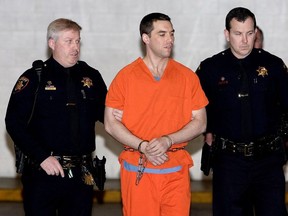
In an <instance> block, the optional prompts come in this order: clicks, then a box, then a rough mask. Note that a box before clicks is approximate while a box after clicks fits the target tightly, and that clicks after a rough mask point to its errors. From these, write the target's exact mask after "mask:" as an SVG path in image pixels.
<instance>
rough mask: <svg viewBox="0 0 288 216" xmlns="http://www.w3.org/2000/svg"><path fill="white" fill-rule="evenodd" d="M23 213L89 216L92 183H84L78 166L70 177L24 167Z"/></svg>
mask: <svg viewBox="0 0 288 216" xmlns="http://www.w3.org/2000/svg"><path fill="white" fill-rule="evenodd" d="M22 184H23V204H24V210H25V215H26V216H39V215H41V216H56V215H58V216H72V215H73V216H80V215H81V216H91V214H92V202H93V186H88V185H85V184H84V182H83V181H82V179H81V169H80V168H74V169H73V178H69V177H68V174H67V172H65V177H64V178H62V177H60V176H49V175H47V174H46V172H44V171H43V170H37V169H32V168H28V167H27V168H26V169H25V170H24V172H23V175H22Z"/></svg>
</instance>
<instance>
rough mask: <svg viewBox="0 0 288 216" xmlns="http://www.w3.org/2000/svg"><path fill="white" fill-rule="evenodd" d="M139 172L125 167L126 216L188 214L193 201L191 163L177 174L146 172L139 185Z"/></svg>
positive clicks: (124, 196) (122, 171)
mask: <svg viewBox="0 0 288 216" xmlns="http://www.w3.org/2000/svg"><path fill="white" fill-rule="evenodd" d="M135 181H136V172H131V171H127V170H125V169H124V168H123V166H121V195H122V202H123V215H124V216H136V215H137V216H146V215H149V216H188V215H189V210H190V203H191V192H190V176H189V168H188V165H184V166H183V168H182V169H181V170H180V171H178V172H175V173H170V174H150V173H144V174H143V177H142V179H141V181H140V183H139V184H138V185H136V184H135Z"/></svg>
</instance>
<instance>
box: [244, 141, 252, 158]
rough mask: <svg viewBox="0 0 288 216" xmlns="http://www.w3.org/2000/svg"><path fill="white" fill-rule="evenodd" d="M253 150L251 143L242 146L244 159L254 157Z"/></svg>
mask: <svg viewBox="0 0 288 216" xmlns="http://www.w3.org/2000/svg"><path fill="white" fill-rule="evenodd" d="M253 150H254V145H253V142H251V143H250V144H245V145H244V156H245V157H251V156H253V155H254V153H253Z"/></svg>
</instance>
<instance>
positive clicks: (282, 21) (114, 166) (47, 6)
mask: <svg viewBox="0 0 288 216" xmlns="http://www.w3.org/2000/svg"><path fill="white" fill-rule="evenodd" d="M236 6H245V7H248V8H249V9H251V11H252V12H254V13H255V15H256V17H257V21H258V24H259V26H260V27H261V28H262V29H263V30H264V34H265V49H267V50H268V51H270V52H272V53H274V54H276V55H278V56H280V57H281V58H282V59H283V60H284V61H285V62H286V63H288V52H287V48H288V43H287V35H288V1H287V0H273V1H271V0H253V1H251V0H174V1H173V0H170V1H169V0H60V1H59V0H48V1H47V0H0V29H1V31H0V73H1V79H0V86H1V87H0V88H1V91H0V100H1V104H0V118H1V119H0V122H1V123H0V131H1V134H0V176H2V177H13V176H15V168H14V152H13V143H12V142H11V139H10V137H9V136H8V135H7V133H6V130H5V124H4V117H5V112H6V107H7V103H8V99H9V96H10V93H11V90H12V87H13V85H14V83H15V82H16V80H17V78H18V76H19V75H20V74H21V73H22V72H24V71H25V70H26V69H28V68H29V67H31V64H32V62H33V61H34V60H36V59H43V60H45V59H46V58H47V57H48V56H47V46H46V28H47V26H48V24H49V23H50V22H51V21H52V20H54V19H56V18H59V17H65V18H70V19H73V20H75V21H76V22H78V23H79V24H80V25H81V26H82V27H83V31H82V35H81V36H82V50H81V52H82V54H81V59H82V60H84V61H86V62H87V63H88V64H90V65H91V66H93V67H95V68H97V69H98V70H99V71H100V72H101V73H102V75H103V77H104V80H105V81H106V84H107V86H109V85H110V82H111V80H112V79H113V77H114V76H115V74H116V73H117V72H118V71H119V70H120V69H121V68H122V67H123V66H124V65H126V64H128V63H130V62H131V61H133V60H134V59H135V58H137V57H138V56H141V55H142V54H141V49H140V36H139V31H138V28H139V22H140V20H141V19H142V17H143V16H144V15H146V14H148V13H150V12H156V11H158V12H163V13H166V14H168V15H169V16H170V17H171V18H172V22H173V24H174V28H175V30H176V33H175V34H176V42H175V49H174V57H175V59H176V60H178V61H180V62H182V63H183V64H184V65H186V66H188V67H190V68H191V69H193V70H196V68H197V66H198V65H199V63H200V61H201V60H203V59H205V58H207V57H209V56H211V55H212V54H215V53H217V52H219V51H221V50H222V49H224V46H225V40H224V36H223V30H224V20H225V16H226V14H227V13H228V11H229V10H230V9H232V8H233V7H236ZM96 129H97V132H98V133H97V134H98V135H97V155H99V156H100V157H102V156H103V155H105V156H106V157H107V159H108V161H107V177H108V178H118V176H119V164H118V161H117V156H118V154H119V153H120V151H121V145H120V144H119V143H117V142H115V141H114V140H113V139H112V138H111V137H109V136H107V134H106V133H105V131H104V130H103V126H102V125H100V124H97V126H96ZM201 141H202V137H199V138H198V139H196V140H194V141H193V142H191V145H190V146H189V148H188V150H189V151H190V152H191V155H192V157H193V159H194V162H195V166H194V168H192V169H191V176H192V178H193V179H197V180H198V179H202V178H203V177H202V174H201V172H200V171H199V166H200V149H201V145H202V143H201Z"/></svg>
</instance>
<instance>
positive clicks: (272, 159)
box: [213, 151, 287, 216]
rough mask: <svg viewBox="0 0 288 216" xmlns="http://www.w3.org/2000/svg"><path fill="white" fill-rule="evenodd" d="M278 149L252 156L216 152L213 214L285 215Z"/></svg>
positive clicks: (281, 163)
mask: <svg viewBox="0 0 288 216" xmlns="http://www.w3.org/2000/svg"><path fill="white" fill-rule="evenodd" d="M283 164H284V157H283V153H282V152H280V151H279V152H273V153H271V155H269V156H266V157H263V158H258V159H255V158H254V159H253V158H247V157H244V156H240V155H235V154H232V153H224V152H220V153H218V155H217V158H216V161H215V164H214V168H213V216H250V215H254V212H255V215H256V216H285V215H287V211H286V206H285V177H284V171H283Z"/></svg>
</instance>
